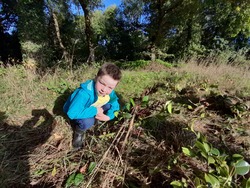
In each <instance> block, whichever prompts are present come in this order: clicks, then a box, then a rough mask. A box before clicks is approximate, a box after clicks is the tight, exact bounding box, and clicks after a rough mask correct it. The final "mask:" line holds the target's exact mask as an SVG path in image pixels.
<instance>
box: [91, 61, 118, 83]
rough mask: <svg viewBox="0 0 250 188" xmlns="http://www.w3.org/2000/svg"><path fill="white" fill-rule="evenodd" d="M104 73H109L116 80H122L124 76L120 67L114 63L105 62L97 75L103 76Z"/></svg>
mask: <svg viewBox="0 0 250 188" xmlns="http://www.w3.org/2000/svg"><path fill="white" fill-rule="evenodd" d="M104 75H109V76H110V77H111V78H113V79H114V80H120V79H121V77H122V73H121V70H120V69H119V67H118V66H117V65H115V64H113V63H105V64H103V65H102V67H101V68H100V69H99V71H98V73H97V75H96V77H101V76H104Z"/></svg>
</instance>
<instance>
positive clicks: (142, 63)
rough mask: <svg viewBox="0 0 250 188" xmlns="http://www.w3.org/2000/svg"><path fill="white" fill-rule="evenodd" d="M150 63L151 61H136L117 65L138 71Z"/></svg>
mask: <svg viewBox="0 0 250 188" xmlns="http://www.w3.org/2000/svg"><path fill="white" fill-rule="evenodd" d="M149 63H150V61H146V60H136V61H126V62H117V63H116V64H117V65H118V66H119V67H121V68H122V69H132V70H136V69H138V68H143V67H145V66H147V65H148V64H149Z"/></svg>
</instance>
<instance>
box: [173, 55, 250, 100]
mask: <svg viewBox="0 0 250 188" xmlns="http://www.w3.org/2000/svg"><path fill="white" fill-rule="evenodd" d="M178 71H179V72H180V73H188V74H191V75H192V76H191V78H192V79H194V78H195V77H196V76H198V77H200V78H203V79H206V81H208V82H209V83H211V84H218V87H219V90H224V91H226V92H228V93H230V94H237V95H238V94H239V95H242V96H246V95H249V94H250V71H249V69H246V68H245V67H241V66H232V65H228V64H223V63H222V64H209V65H208V64H207V63H206V62H205V61H204V62H197V61H194V60H191V61H189V62H187V63H183V64H182V66H180V68H179V70H178Z"/></svg>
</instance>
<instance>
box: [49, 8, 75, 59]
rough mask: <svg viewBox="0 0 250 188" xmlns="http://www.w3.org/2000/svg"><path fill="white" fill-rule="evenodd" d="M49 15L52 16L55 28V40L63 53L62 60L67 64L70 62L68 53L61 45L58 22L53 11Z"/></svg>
mask: <svg viewBox="0 0 250 188" xmlns="http://www.w3.org/2000/svg"><path fill="white" fill-rule="evenodd" d="M51 15H52V18H53V22H54V26H55V31H56V38H57V41H58V43H59V46H60V48H61V49H62V51H63V57H62V58H64V59H65V61H66V62H69V61H70V57H69V53H68V51H67V50H66V48H65V46H64V45H63V43H62V39H61V35H60V29H59V24H58V21H57V16H56V14H55V12H54V11H53V10H51Z"/></svg>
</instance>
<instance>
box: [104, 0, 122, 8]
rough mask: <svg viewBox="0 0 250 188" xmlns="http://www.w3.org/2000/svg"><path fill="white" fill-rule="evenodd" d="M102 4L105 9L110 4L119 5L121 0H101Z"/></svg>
mask: <svg viewBox="0 0 250 188" xmlns="http://www.w3.org/2000/svg"><path fill="white" fill-rule="evenodd" d="M103 4H104V5H105V9H106V8H107V7H109V6H111V5H116V6H119V5H120V4H121V0H103Z"/></svg>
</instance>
